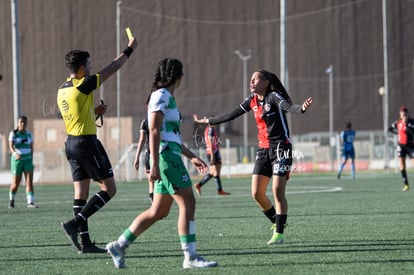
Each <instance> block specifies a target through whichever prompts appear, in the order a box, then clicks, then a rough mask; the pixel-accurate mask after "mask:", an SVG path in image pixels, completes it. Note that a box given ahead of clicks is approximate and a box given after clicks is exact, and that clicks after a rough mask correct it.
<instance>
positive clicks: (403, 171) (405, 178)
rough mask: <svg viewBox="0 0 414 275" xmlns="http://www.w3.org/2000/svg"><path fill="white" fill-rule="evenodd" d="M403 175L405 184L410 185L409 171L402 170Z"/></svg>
mask: <svg viewBox="0 0 414 275" xmlns="http://www.w3.org/2000/svg"><path fill="white" fill-rule="evenodd" d="M401 176H402V179H403V182H404V184H405V185H408V179H407V172H406V171H405V170H401Z"/></svg>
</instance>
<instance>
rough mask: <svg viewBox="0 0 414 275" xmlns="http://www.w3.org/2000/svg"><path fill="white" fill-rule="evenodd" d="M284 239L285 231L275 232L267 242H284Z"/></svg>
mask: <svg viewBox="0 0 414 275" xmlns="http://www.w3.org/2000/svg"><path fill="white" fill-rule="evenodd" d="M283 239H284V235H283V233H277V232H275V233H273V236H272V238H271V239H270V241H268V242H267V244H269V245H270V244H282V243H283Z"/></svg>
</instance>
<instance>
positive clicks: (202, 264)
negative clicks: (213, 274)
mask: <svg viewBox="0 0 414 275" xmlns="http://www.w3.org/2000/svg"><path fill="white" fill-rule="evenodd" d="M217 265H218V263H217V262H215V261H208V260H206V259H204V258H203V257H201V256H198V255H196V256H195V257H193V258H192V259H188V260H184V261H183V268H185V269H187V268H207V267H215V266H217Z"/></svg>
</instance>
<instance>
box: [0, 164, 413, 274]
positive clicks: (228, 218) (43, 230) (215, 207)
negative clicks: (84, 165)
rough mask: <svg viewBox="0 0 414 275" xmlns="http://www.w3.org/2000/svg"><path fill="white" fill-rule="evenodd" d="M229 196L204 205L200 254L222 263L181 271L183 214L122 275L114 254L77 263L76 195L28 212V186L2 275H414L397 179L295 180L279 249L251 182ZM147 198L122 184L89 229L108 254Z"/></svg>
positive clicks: (134, 249) (209, 193) (408, 207)
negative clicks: (69, 225)
mask: <svg viewBox="0 0 414 275" xmlns="http://www.w3.org/2000/svg"><path fill="white" fill-rule="evenodd" d="M408 174H409V176H410V177H411V178H413V172H411V171H409V173H408ZM195 181H196V180H195V179H193V182H195ZM411 181H412V182H413V183H414V179H412V180H411ZM92 186H93V187H92V188H91V194H93V193H94V192H95V191H96V190H98V188H97V185H96V184H93V185H92ZM223 186H224V190H225V191H228V192H231V195H230V196H220V197H219V196H217V195H216V191H215V184H214V181H213V180H211V181H210V182H209V183H207V185H205V186H204V187H203V189H202V191H203V196H202V197H197V210H196V225H197V250H198V253H199V254H200V255H202V256H204V257H206V258H208V259H211V260H216V261H218V262H219V266H218V267H216V268H211V269H205V270H183V269H182V260H183V255H182V252H181V250H180V244H179V241H178V236H177V229H176V223H177V207H176V205H175V204H174V206H173V208H172V209H171V212H170V215H169V216H168V217H167V218H166V219H164V220H162V221H159V222H158V223H157V224H155V225H154V226H153V227H151V228H150V229H149V230H148V231H147V232H145V233H144V234H143V235H142V236H141V237H140V238H138V239H137V240H136V241H135V243H134V244H133V245H132V246H131V247H130V248H129V249H128V250H127V258H126V263H127V265H128V266H129V268H128V269H126V270H116V269H114V266H113V263H112V260H111V258H110V257H109V256H108V255H106V254H95V255H93V254H89V255H78V254H77V253H76V252H75V250H74V249H73V248H72V247H71V246H70V245H69V242H68V240H67V239H66V237H65V236H64V234H63V232H62V230H61V228H60V223H61V222H62V221H64V220H67V219H69V218H70V217H71V207H72V198H73V190H72V185H70V184H67V185H45V186H36V187H35V188H36V189H35V192H36V202H37V204H38V205H39V208H38V209H27V208H26V204H25V195H24V186H21V187H20V190H19V193H18V194H17V199H16V208H15V209H8V208H7V204H8V188H7V187H1V188H0V191H1V194H2V195H1V196H0V205H2V206H1V207H0V220H1V227H0V232H1V234H0V274H183V273H184V272H186V273H187V274H196V273H197V274H200V273H205V274H252V275H253V274H414V185H413V186H412V188H413V189H412V190H410V191H408V192H401V188H402V182H401V176H400V175H399V173H395V172H394V171H389V172H369V173H368V172H367V173H359V174H357V179H356V180H352V179H350V178H349V176H348V175H347V174H346V173H345V174H344V175H343V179H342V180H337V179H336V177H335V175H334V174H302V173H296V174H293V175H292V179H291V180H290V181H289V182H288V187H287V198H288V202H289V216H288V227H287V229H286V231H285V243H284V244H282V245H275V246H268V245H267V244H266V242H267V241H268V240H269V239H270V237H271V233H272V232H271V231H270V226H271V224H270V223H269V221H268V220H267V219H266V218H265V217H264V215H263V214H262V213H261V211H260V210H259V208H258V207H257V206H256V204H255V202H254V201H253V200H252V198H251V197H250V177H242V178H231V179H227V178H225V177H223ZM147 190H148V185H147V183H146V182H138V183H118V193H117V195H116V196H115V198H114V199H113V200H112V201H111V202H110V203H109V204H107V205H106V206H105V207H104V208H103V209H101V211H99V212H98V213H96V214H95V215H94V216H92V217H91V218H90V220H89V231H90V234H91V238H92V239H93V240H95V241H96V243H97V244H98V245H99V246H102V247H103V246H104V245H105V244H106V243H107V242H109V241H112V240H115V239H116V238H118V236H119V235H120V234H121V233H122V232H123V231H124V230H125V229H126V228H127V226H128V225H129V224H130V223H131V221H132V220H133V218H134V217H135V216H136V215H137V214H138V213H140V212H141V211H143V210H144V209H146V208H147V207H148V206H149V200H148V196H147ZM268 193H269V195H270V185H269V188H268ZM272 201H273V198H272Z"/></svg>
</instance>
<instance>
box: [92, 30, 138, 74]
mask: <svg viewBox="0 0 414 275" xmlns="http://www.w3.org/2000/svg"><path fill="white" fill-rule="evenodd" d="M137 45H138V42H137V40H136V38H135V37H132V38H131V39H130V40H129V42H128V47H126V48H125V50H123V51H122V53H121V54H120V55H118V56H117V57H116V58H115V59H114V60H113V61H112V62H111V63H109V65H108V66H106V67H105V68H103V69H102V70H101V71H100V72H99V75H100V76H101V82H104V81H105V80H107V79H108V78H109V77H110V76H111V75H113V74H114V73H115V72H116V71H118V70H119V69H120V68H121V67H122V65H124V64H125V62H126V61H127V60H128V58H129V56H130V55H131V54H132V52H133V51H134V49H135V48H136V47H137Z"/></svg>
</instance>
